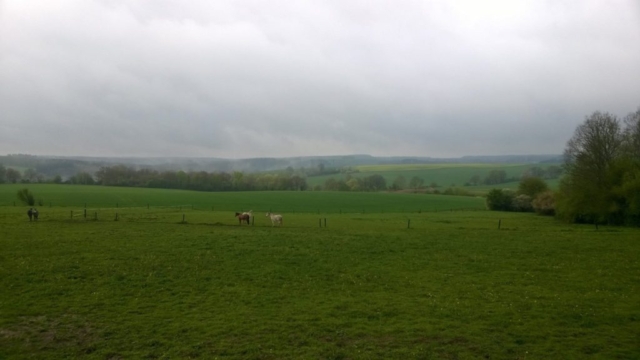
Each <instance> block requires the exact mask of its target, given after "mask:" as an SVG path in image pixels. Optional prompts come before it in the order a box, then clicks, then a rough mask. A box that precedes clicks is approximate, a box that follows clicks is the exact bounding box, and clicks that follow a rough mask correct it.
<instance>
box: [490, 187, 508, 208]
mask: <svg viewBox="0 0 640 360" xmlns="http://www.w3.org/2000/svg"><path fill="white" fill-rule="evenodd" d="M513 198H514V194H513V193H512V192H510V191H505V190H501V189H491V191H489V192H488V193H487V199H486V202H487V208H488V209H489V210H496V211H510V210H511V209H512V204H513Z"/></svg>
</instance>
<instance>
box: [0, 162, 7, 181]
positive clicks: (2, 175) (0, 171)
mask: <svg viewBox="0 0 640 360" xmlns="http://www.w3.org/2000/svg"><path fill="white" fill-rule="evenodd" d="M6 172H7V169H6V168H5V167H4V165H2V164H0V184H3V183H4V182H5V181H6Z"/></svg>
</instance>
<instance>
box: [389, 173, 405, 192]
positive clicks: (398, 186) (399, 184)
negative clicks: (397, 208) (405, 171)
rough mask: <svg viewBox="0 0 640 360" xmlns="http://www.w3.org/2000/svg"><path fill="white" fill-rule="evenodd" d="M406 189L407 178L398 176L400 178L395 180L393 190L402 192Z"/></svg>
mask: <svg viewBox="0 0 640 360" xmlns="http://www.w3.org/2000/svg"><path fill="white" fill-rule="evenodd" d="M406 187H407V179H405V177H404V176H402V175H398V177H396V178H395V180H393V184H392V185H391V188H392V189H393V190H402V189H404V188H406Z"/></svg>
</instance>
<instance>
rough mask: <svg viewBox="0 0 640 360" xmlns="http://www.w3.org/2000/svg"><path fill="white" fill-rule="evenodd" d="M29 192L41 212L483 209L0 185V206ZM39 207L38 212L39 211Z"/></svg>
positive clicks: (366, 196) (437, 199)
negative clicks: (62, 209) (45, 209)
mask: <svg viewBox="0 0 640 360" xmlns="http://www.w3.org/2000/svg"><path fill="white" fill-rule="evenodd" d="M23 188H28V189H29V190H30V191H31V192H32V193H33V194H35V197H36V199H42V200H43V206H44V207H49V206H53V207H57V206H65V207H73V208H84V207H85V204H86V207H87V208H89V209H97V208H117V207H146V206H149V207H169V206H170V207H193V208H195V209H200V210H227V211H240V210H245V211H246V210H254V211H262V212H266V211H270V210H271V211H274V212H288V213H291V212H315V213H318V212H322V213H330V212H338V213H339V212H365V213H366V212H416V211H442V210H451V209H484V208H485V201H484V199H483V198H480V197H464V196H441V195H425V194H394V193H362V192H361V193H345V192H324V191H323V192H313V191H304V192H294V191H262V192H198V191H185V190H164V189H144V188H124V187H108V186H82V185H56V184H3V185H0V206H3V205H4V206H11V205H13V204H16V206H17V205H19V203H18V202H17V197H16V193H17V192H18V190H19V189H23ZM41 207H42V206H41Z"/></svg>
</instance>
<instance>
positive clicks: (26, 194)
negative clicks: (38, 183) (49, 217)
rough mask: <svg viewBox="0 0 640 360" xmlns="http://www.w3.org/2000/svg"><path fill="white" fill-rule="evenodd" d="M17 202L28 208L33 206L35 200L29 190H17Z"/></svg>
mask: <svg viewBox="0 0 640 360" xmlns="http://www.w3.org/2000/svg"><path fill="white" fill-rule="evenodd" d="M18 200H20V202H21V203H23V204H25V205H29V206H33V205H35V203H36V200H35V198H34V197H33V194H32V193H31V191H29V189H21V190H18Z"/></svg>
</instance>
